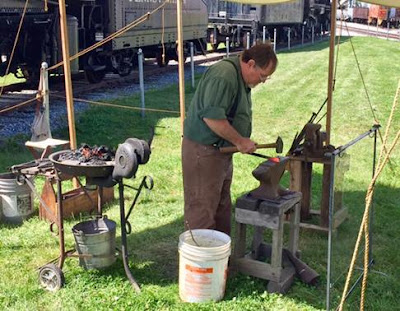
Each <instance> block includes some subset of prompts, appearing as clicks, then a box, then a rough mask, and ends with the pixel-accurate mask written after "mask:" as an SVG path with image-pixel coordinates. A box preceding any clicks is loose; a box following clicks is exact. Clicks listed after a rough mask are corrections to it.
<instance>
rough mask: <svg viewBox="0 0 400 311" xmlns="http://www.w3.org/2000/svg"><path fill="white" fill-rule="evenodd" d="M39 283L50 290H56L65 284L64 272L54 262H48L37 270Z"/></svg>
mask: <svg viewBox="0 0 400 311" xmlns="http://www.w3.org/2000/svg"><path fill="white" fill-rule="evenodd" d="M39 282H40V285H41V286H42V287H43V288H44V289H46V290H48V291H50V292H56V291H58V290H59V289H60V288H61V287H63V286H64V284H65V278H64V273H63V272H62V271H61V269H60V268H59V267H57V266H56V265H55V264H48V265H45V266H43V267H41V268H40V270H39Z"/></svg>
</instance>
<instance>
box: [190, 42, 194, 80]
mask: <svg viewBox="0 0 400 311" xmlns="http://www.w3.org/2000/svg"><path fill="white" fill-rule="evenodd" d="M190 70H191V73H192V88H194V44H193V42H190Z"/></svg>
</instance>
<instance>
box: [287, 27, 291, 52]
mask: <svg viewBox="0 0 400 311" xmlns="http://www.w3.org/2000/svg"><path fill="white" fill-rule="evenodd" d="M290 32H291V30H290V27H289V31H288V38H287V44H288V50H290Z"/></svg>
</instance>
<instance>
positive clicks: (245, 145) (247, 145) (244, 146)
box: [235, 137, 257, 153]
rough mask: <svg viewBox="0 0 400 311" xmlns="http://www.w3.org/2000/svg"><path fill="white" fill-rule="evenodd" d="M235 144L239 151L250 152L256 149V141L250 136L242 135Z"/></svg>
mask: <svg viewBox="0 0 400 311" xmlns="http://www.w3.org/2000/svg"><path fill="white" fill-rule="evenodd" d="M235 146H236V147H237V148H238V150H239V152H241V153H252V152H254V151H256V149H257V147H256V143H255V142H254V141H252V140H251V139H250V138H246V137H242V138H241V139H240V140H239V142H238V143H237V144H235Z"/></svg>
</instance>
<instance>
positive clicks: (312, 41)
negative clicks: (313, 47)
mask: <svg viewBox="0 0 400 311" xmlns="http://www.w3.org/2000/svg"><path fill="white" fill-rule="evenodd" d="M311 43H312V44H314V24H313V25H312V26H311Z"/></svg>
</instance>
